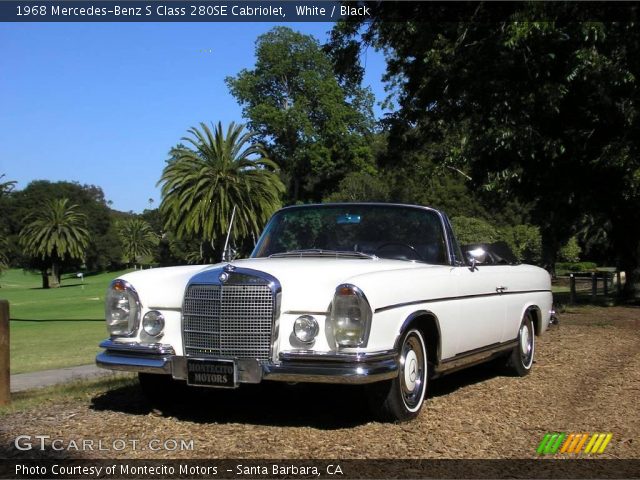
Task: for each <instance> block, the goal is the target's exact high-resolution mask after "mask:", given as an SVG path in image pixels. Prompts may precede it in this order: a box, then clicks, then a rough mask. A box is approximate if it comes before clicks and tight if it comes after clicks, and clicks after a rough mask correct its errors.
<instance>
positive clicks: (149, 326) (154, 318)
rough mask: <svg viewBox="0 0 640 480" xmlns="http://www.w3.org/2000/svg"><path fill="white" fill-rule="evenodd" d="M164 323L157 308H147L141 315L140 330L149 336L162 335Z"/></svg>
mask: <svg viewBox="0 0 640 480" xmlns="http://www.w3.org/2000/svg"><path fill="white" fill-rule="evenodd" d="M165 325H166V322H165V319H164V315H163V314H162V312H160V311H158V310H149V311H148V312H147V313H145V314H144V316H143V317H142V330H143V331H144V333H146V334H147V335H149V336H150V337H155V338H160V337H162V336H163V335H164V327H165Z"/></svg>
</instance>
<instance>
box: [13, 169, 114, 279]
mask: <svg viewBox="0 0 640 480" xmlns="http://www.w3.org/2000/svg"><path fill="white" fill-rule="evenodd" d="M51 198H68V199H69V204H73V205H78V212H80V213H83V214H84V215H86V219H87V229H88V230H89V233H90V239H89V245H88V246H87V249H86V252H85V258H84V261H85V264H86V266H87V269H88V270H90V271H101V270H104V269H106V268H111V267H116V266H118V265H120V264H121V259H122V252H121V250H120V245H119V240H118V236H117V233H116V231H115V229H114V228H113V217H114V215H115V214H116V212H113V211H112V210H111V209H110V208H109V207H108V205H107V201H106V200H105V198H104V193H103V192H102V189H101V188H100V187H97V186H95V185H81V184H79V183H77V182H67V181H60V182H51V181H48V180H34V181H32V182H30V183H29V184H28V185H27V186H26V187H25V188H24V189H22V190H14V191H12V192H11V193H10V194H8V195H7V196H5V198H0V208H2V215H0V218H1V217H4V218H3V219H4V221H5V223H6V225H7V233H8V238H9V260H10V263H11V264H12V265H15V266H23V267H28V268H36V269H40V265H35V264H34V263H33V261H31V260H33V259H28V258H25V257H24V256H23V255H22V254H21V252H19V251H17V250H16V249H15V245H18V238H17V237H18V234H19V233H20V231H21V230H22V228H23V227H24V226H25V219H26V218H28V217H29V216H30V215H32V214H33V213H34V212H36V211H38V210H39V209H40V208H41V206H42V204H43V203H44V202H45V201H47V199H51ZM66 261H67V260H65V262H66ZM74 261H75V260H74ZM74 261H72V263H73V262H74ZM36 263H37V262H36ZM60 266H61V268H66V265H64V262H63V264H61V265H60ZM69 266H71V265H69Z"/></svg>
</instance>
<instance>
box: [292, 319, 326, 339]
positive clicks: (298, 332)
mask: <svg viewBox="0 0 640 480" xmlns="http://www.w3.org/2000/svg"><path fill="white" fill-rule="evenodd" d="M319 331H320V327H319V325H318V321H317V320H316V319H315V317H313V316H312V315H301V316H299V317H298V318H296V319H295V320H294V322H293V335H294V337H295V338H296V339H297V340H298V341H299V342H302V343H304V344H305V345H311V344H312V343H313V342H315V341H316V337H317V336H318V333H319Z"/></svg>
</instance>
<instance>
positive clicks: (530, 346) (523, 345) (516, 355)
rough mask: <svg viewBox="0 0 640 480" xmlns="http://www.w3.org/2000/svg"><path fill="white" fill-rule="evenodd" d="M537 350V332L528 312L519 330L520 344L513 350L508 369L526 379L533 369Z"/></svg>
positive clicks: (508, 361)
mask: <svg viewBox="0 0 640 480" xmlns="http://www.w3.org/2000/svg"><path fill="white" fill-rule="evenodd" d="M535 350H536V342H535V332H534V330H533V318H532V317H531V312H527V313H525V315H524V318H523V319H522V323H521V324H520V329H519V330H518V344H517V345H516V346H515V347H514V348H513V351H512V352H511V355H509V359H508V360H507V368H508V369H509V371H510V372H511V373H513V374H514V375H517V376H519V377H524V376H525V375H527V374H528V373H529V372H530V371H531V367H533V355H534V354H535Z"/></svg>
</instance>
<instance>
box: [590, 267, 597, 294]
mask: <svg viewBox="0 0 640 480" xmlns="http://www.w3.org/2000/svg"><path fill="white" fill-rule="evenodd" d="M596 295H598V276H597V275H596V274H595V273H594V272H592V273H591V300H595V299H596Z"/></svg>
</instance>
